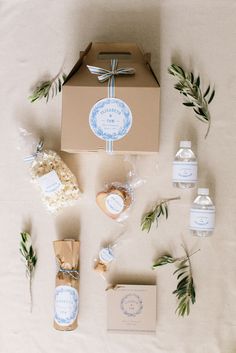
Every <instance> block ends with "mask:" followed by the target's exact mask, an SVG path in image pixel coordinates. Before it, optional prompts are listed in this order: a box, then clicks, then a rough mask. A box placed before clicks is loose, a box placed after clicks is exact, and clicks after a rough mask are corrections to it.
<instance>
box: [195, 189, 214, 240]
mask: <svg viewBox="0 0 236 353" xmlns="http://www.w3.org/2000/svg"><path fill="white" fill-rule="evenodd" d="M208 195H209V189H203V188H202V189H198V196H197V197H196V199H195V200H194V202H193V204H192V207H191V212H190V229H191V231H192V234H193V235H197V236H199V237H207V236H209V235H211V234H212V233H213V230H214V227H215V206H214V205H213V202H212V201H211V199H210V197H209V196H208Z"/></svg>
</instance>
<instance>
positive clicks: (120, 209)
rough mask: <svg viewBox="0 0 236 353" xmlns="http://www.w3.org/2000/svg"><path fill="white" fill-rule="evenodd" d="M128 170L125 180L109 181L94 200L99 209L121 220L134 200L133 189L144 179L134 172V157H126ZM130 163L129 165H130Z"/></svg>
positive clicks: (114, 218)
mask: <svg viewBox="0 0 236 353" xmlns="http://www.w3.org/2000/svg"><path fill="white" fill-rule="evenodd" d="M125 161H126V162H129V171H128V174H127V180H126V182H123V183H121V182H111V183H109V184H106V185H105V188H104V190H102V191H100V192H98V193H97V196H96V202H97V205H98V206H99V207H100V209H101V210H102V211H103V212H104V213H105V214H106V215H107V216H108V217H110V218H111V219H113V220H116V221H118V222H122V221H124V220H126V219H127V218H128V217H129V211H130V209H131V207H132V206H133V204H134V202H135V189H136V188H138V187H139V186H141V185H142V184H143V183H144V182H145V180H144V179H141V178H140V177H139V176H138V174H137V172H136V164H135V159H132V157H129V158H128V157H126V158H125ZM130 165H131V166H130Z"/></svg>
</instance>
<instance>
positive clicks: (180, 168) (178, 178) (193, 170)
mask: <svg viewBox="0 0 236 353" xmlns="http://www.w3.org/2000/svg"><path fill="white" fill-rule="evenodd" d="M173 182H181V183H190V182H192V183H196V182H197V162H178V161H174V162H173Z"/></svg>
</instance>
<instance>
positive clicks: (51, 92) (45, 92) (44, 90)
mask: <svg viewBox="0 0 236 353" xmlns="http://www.w3.org/2000/svg"><path fill="white" fill-rule="evenodd" d="M66 77H67V76H66V74H64V73H59V74H58V75H56V77H54V78H53V79H51V80H48V81H43V82H41V83H39V84H38V85H37V86H36V88H35V89H34V91H33V92H32V95H31V96H29V97H28V98H29V100H30V102H31V103H33V102H35V101H36V100H39V99H43V98H45V99H46V102H48V100H49V98H50V97H51V98H53V97H54V96H56V95H57V94H58V93H59V92H61V89H62V85H63V83H64V82H65V80H66Z"/></svg>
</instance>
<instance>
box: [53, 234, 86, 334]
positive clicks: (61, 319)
mask: <svg viewBox="0 0 236 353" xmlns="http://www.w3.org/2000/svg"><path fill="white" fill-rule="evenodd" d="M53 246H54V252H55V255H56V258H57V261H58V264H59V270H58V273H57V276H56V288H55V298H54V300H55V302H54V328H55V329H56V330H59V331H72V330H74V329H76V328H77V326H78V324H77V316H78V311H79V247H80V243H79V241H77V240H71V239H65V240H57V241H54V242H53Z"/></svg>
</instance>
